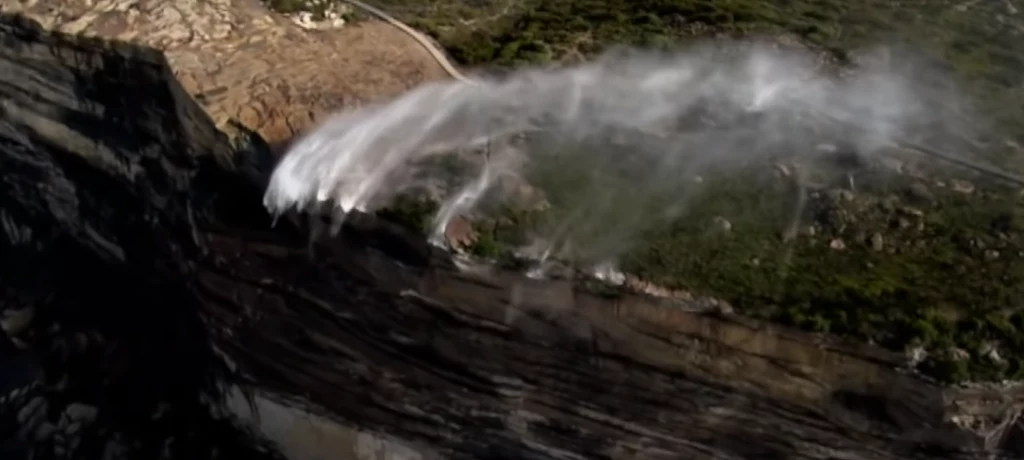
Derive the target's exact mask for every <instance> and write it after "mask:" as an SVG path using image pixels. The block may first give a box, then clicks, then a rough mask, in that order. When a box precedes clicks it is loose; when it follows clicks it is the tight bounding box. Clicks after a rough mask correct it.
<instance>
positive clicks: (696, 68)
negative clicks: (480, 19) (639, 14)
mask: <svg viewBox="0 0 1024 460" xmlns="http://www.w3.org/2000/svg"><path fill="white" fill-rule="evenodd" d="M885 62H892V61H891V60H890V61H885ZM901 62H909V61H908V60H903V61H901ZM929 71H931V70H929ZM920 72H921V69H920V68H914V67H913V66H908V65H904V66H902V67H891V66H886V65H879V64H873V65H866V66H863V67H861V68H859V69H858V70H857V71H856V72H854V73H853V74H852V75H850V76H847V77H844V78H836V77H833V76H831V75H829V73H828V72H824V71H822V69H821V68H820V66H818V65H817V63H816V56H815V55H814V54H812V53H808V52H806V51H795V50H780V49H776V48H773V47H770V46H764V45H762V44H758V43H751V42H725V43H721V42H719V43H715V44H712V45H704V46H697V47H694V48H692V49H689V50H687V51H685V52H679V53H676V54H671V55H667V54H664V53H659V54H654V53H645V52H640V51H633V52H627V53H621V52H620V53H615V54H608V55H606V56H603V57H601V58H599V59H597V60H595V61H593V62H590V63H586V64H583V65H580V66H576V67H569V68H560V69H524V70H521V71H518V72H516V73H514V74H512V75H511V76H508V77H506V78H502V79H484V80H480V81H478V82H476V83H474V84H469V83H466V82H446V83H430V84H426V85H423V86H421V87H419V88H416V89H414V90H412V91H410V92H408V93H406V94H404V95H401V96H399V97H398V98H396V99H394V100H393V101H390V102H388V103H382V104H378V105H375V106H372V107H369V108H364V109H360V110H355V111H351V112H347V113H343V114H341V115H338V116H335V117H333V118H331V119H329V120H327V121H326V122H325V123H323V124H322V125H321V126H320V127H318V128H317V129H315V130H313V131H312V132H310V133H309V134H308V135H306V136H305V137H303V138H302V139H300V140H299V141H298V142H296V143H295V144H294V145H293V146H292V147H291V149H290V150H289V151H288V152H287V155H286V156H285V158H284V159H283V160H282V162H281V163H280V165H279V166H278V167H277V169H276V170H275V171H274V173H273V176H272V178H271V181H270V186H269V188H268V190H267V193H266V196H265V199H264V203H265V205H266V206H267V207H268V209H269V210H270V211H271V212H272V213H275V214H280V213H282V212H285V211H287V210H289V209H299V210H302V209H305V208H306V207H307V206H310V205H311V204H314V203H332V204H333V206H334V208H335V210H336V212H337V213H340V214H344V213H347V212H349V211H350V210H353V209H356V210H363V211H366V210H372V208H373V207H374V206H375V205H374V203H376V202H379V201H380V200H381V198H382V197H385V196H388V195H393V194H395V193H399V192H402V191H403V190H405V189H408V188H411V187H414V186H415V185H416V184H415V181H414V180H412V179H410V178H411V177H415V176H416V174H414V173H415V172H417V171H416V170H417V168H420V167H421V166H418V165H419V164H420V161H419V160H422V159H423V158H426V157H429V156H431V155H438V154H441V153H440V152H441V151H443V150H445V149H465V148H469V147H472V146H473V145H475V144H478V143H480V142H481V140H488V139H498V138H504V137H509V136H510V135H514V134H517V133H524V132H532V133H539V134H538V135H535V136H532V137H531V138H530V141H529V142H528V143H527V144H526V145H525V146H521V147H520V148H514V149H513V148H510V149H502V150H501V151H498V152H494V153H493V154H491V155H489V157H488V158H487V160H486V161H485V162H484V164H483V165H482V166H480V167H479V168H478V170H477V171H476V172H475V173H474V174H475V176H474V177H473V178H471V179H470V180H469V181H468V183H467V184H466V185H465V186H464V187H462V188H460V189H458V190H457V191H456V192H455V193H453V194H452V195H451V196H448V197H446V198H445V199H444V201H443V203H442V205H441V206H440V210H439V211H438V213H437V215H436V216H435V217H434V219H433V233H432V234H431V235H430V237H431V240H432V241H433V242H434V243H435V244H441V243H442V242H443V240H444V232H445V229H446V228H447V225H448V223H449V222H450V221H451V219H452V218H454V217H455V216H457V215H460V214H465V213H469V212H472V211H473V210H474V209H475V208H476V207H477V206H479V205H480V203H481V201H482V200H483V198H484V197H485V195H487V193H486V192H487V191H488V190H489V189H490V188H491V187H492V186H493V185H494V184H495V180H496V178H498V177H502V176H505V175H511V176H518V177H523V176H525V175H526V171H525V170H524V169H531V170H533V171H534V172H536V171H541V173H544V174H547V175H548V176H549V177H552V176H553V177H555V179H549V180H548V182H549V183H555V184H559V185H561V186H562V187H563V188H565V189H566V190H561V191H560V195H559V196H561V197H563V198H564V197H569V198H567V200H568V201H567V202H569V203H571V204H572V207H573V209H572V210H571V212H568V213H565V216H567V217H565V220H564V221H563V222H561V223H560V225H554V226H552V227H551V228H552V232H555V233H557V234H548V235H538V238H540V239H543V240H546V241H550V242H551V246H549V248H548V249H547V251H546V254H552V253H553V251H554V252H557V251H558V250H559V249H558V247H566V246H567V245H570V244H574V243H578V242H576V241H567V240H571V239H572V238H571V236H566V235H571V234H572V232H571V231H566V229H570V230H572V229H588V231H590V232H591V233H594V232H605V233H604V234H603V235H602V236H601V238H598V239H592V240H591V241H592V243H593V244H595V245H599V246H601V248H600V251H599V253H598V252H595V254H594V258H595V260H594V261H593V262H597V261H598V259H599V260H605V261H606V260H610V259H614V257H615V252H616V250H619V248H621V247H625V246H626V245H628V244H629V241H630V239H631V238H635V237H636V235H637V233H638V232H637V230H638V229H642V228H645V226H650V225H653V224H652V223H654V222H658V221H660V220H664V218H665V217H666V216H667V215H669V214H670V213H678V212H679V209H680V208H681V207H682V205H681V203H684V202H685V199H686V196H684V195H685V194H687V193H689V192H688V190H689V188H688V187H683V186H682V185H681V184H684V183H687V181H688V180H689V179H686V178H690V177H693V176H694V175H696V174H697V173H699V172H700V171H701V169H702V168H707V167H712V166H713V167H729V166H731V165H734V164H737V165H738V164H741V163H743V162H747V161H749V160H751V159H757V158H770V157H773V156H777V155H780V154H786V155H821V152H819V151H817V150H815V149H814V148H813V146H814V145H817V144H819V143H821V142H822V141H823V140H824V141H832V140H835V139H841V140H842V141H843V142H848V143H851V144H854V145H858V146H860V147H861V148H862V150H863V151H864V152H866V153H868V154H869V153H870V152H871V150H872V149H874V148H876V147H877V146H879V145H884V144H889V143H892V142H893V141H894V140H896V139H903V138H906V139H925V138H928V139H935V138H941V136H942V134H943V133H945V132H953V131H958V132H962V131H963V129H964V127H963V126H962V124H963V117H962V113H963V109H962V107H961V104H960V102H959V101H960V99H959V97H958V95H957V94H955V93H954V92H952V90H950V89H949V87H948V86H941V87H932V86H929V85H924V84H921V83H920V82H918V81H915V79H914V76H915V75H917V74H919V73H920ZM933 73H934V72H933ZM933 80H934V78H933ZM954 114H955V116H954ZM953 125H955V126H956V128H957V130H953V129H949V128H950V127H951V126H953ZM616 139H620V140H619V141H617V140H616ZM621 139H625V142H622V141H621ZM581 150H582V151H583V153H582V154H581V153H580V151H581ZM564 152H573V155H574V156H567V155H569V154H568V153H564ZM620 171H628V174H629V180H628V181H624V182H620V183H618V184H604V183H600V184H599V183H598V182H595V181H597V179H596V178H599V177H602V174H603V173H609V172H614V173H616V174H618V173H620ZM570 173H571V174H570ZM563 176H564V179H563V178H562V177H563ZM570 176H571V177H572V178H574V179H572V180H570ZM570 182H571V184H570ZM612 187H618V188H617V189H614V190H610V188H612ZM574 193H575V195H573V194H574ZM611 202H615V203H616V204H615V205H614V206H613V205H611V204H609V203H611ZM646 202H658V203H665V206H664V209H663V210H660V211H658V212H654V213H647V214H641V213H639V211H638V212H636V213H633V214H631V215H630V217H629V218H628V219H624V218H621V217H616V216H615V215H614V214H612V212H614V211H615V210H616V209H618V210H621V209H622V208H623V207H627V208H628V207H630V206H633V207H634V208H636V209H640V208H639V207H637V206H635V205H637V204H642V203H646ZM630 203H632V205H631V204H630ZM613 208H615V209H613ZM645 212H646V211H645ZM584 249H587V248H584ZM574 250H576V251H579V250H580V248H579V244H576V245H575V246H574ZM595 251H596V249H595Z"/></svg>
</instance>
